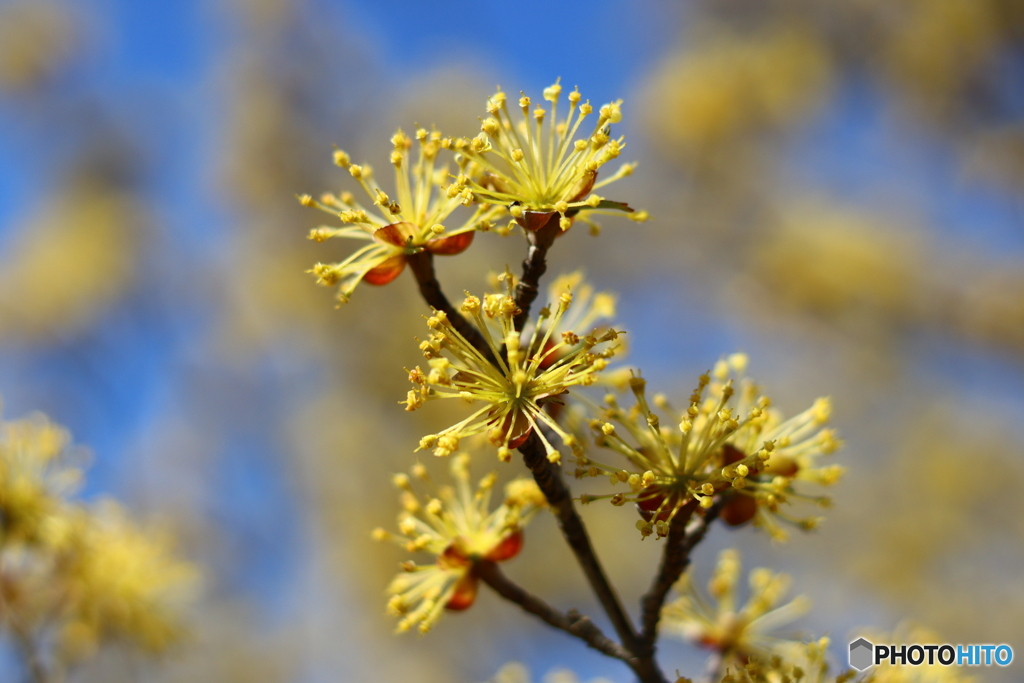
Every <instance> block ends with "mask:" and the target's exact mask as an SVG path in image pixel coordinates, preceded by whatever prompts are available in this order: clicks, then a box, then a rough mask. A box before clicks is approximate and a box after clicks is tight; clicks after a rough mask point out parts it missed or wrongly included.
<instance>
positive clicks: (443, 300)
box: [406, 250, 495, 363]
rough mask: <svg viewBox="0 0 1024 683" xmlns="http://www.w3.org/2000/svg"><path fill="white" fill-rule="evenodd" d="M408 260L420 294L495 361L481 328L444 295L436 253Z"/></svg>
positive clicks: (470, 341) (486, 355)
mask: <svg viewBox="0 0 1024 683" xmlns="http://www.w3.org/2000/svg"><path fill="white" fill-rule="evenodd" d="M406 260H407V262H408V264H409V269H410V270H411V271H412V273H413V275H415V276H416V284H417V285H418V286H419V288H420V296H422V297H423V300H424V301H426V302H427V305H428V306H431V307H432V308H434V309H435V310H438V311H444V313H445V314H446V315H447V316H448V320H449V321H451V323H452V327H454V328H455V329H456V330H458V332H459V334H461V335H462V336H463V337H465V338H466V341H468V342H469V343H470V344H472V345H473V348H475V349H476V350H477V351H479V352H480V353H482V354H484V356H485V357H486V358H487V359H488V360H490V361H491V362H492V363H494V362H495V359H494V353H492V352H491V349H490V347H489V346H487V342H486V341H484V337H483V335H482V334H480V330H478V329H476V327H474V326H473V325H472V324H471V323H470V322H469V321H468V320H466V319H465V318H464V317H463V315H462V313H460V312H459V310H458V309H456V308H455V307H454V306H452V304H451V302H450V301H448V297H446V296H445V295H444V291H442V290H441V283H440V282H438V281H437V274H436V273H435V272H434V255H433V254H432V253H430V252H429V251H426V250H424V251H421V252H419V253H416V254H412V255H410V256H407V257H406Z"/></svg>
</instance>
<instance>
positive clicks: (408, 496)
mask: <svg viewBox="0 0 1024 683" xmlns="http://www.w3.org/2000/svg"><path fill="white" fill-rule="evenodd" d="M450 469H451V475H452V479H453V480H454V483H455V485H454V486H443V487H440V488H437V487H434V486H433V484H432V482H431V481H430V477H429V475H428V473H427V468H426V467H424V466H423V465H416V466H415V467H413V469H412V477H411V478H410V477H409V476H408V475H406V474H399V475H397V476H395V478H394V483H395V486H396V487H397V488H398V489H399V490H400V491H401V504H402V513H401V514H400V515H399V517H398V529H399V533H398V534H393V533H391V532H388V531H386V530H384V529H377V530H375V531H374V537H375V538H377V539H378V540H390V541H395V542H397V543H398V544H399V545H401V546H402V547H403V548H405V549H406V550H407V551H408V552H423V553H428V554H430V555H432V556H433V557H434V560H435V561H434V563H433V564H428V565H418V564H415V563H414V562H405V563H403V565H402V568H403V572H402V573H401V574H399V575H398V576H396V577H395V579H394V580H393V581H392V582H391V584H390V585H389V586H388V593H390V594H391V599H390V601H389V602H388V611H390V612H391V613H392V614H394V615H396V616H400V617H401V620H400V621H399V622H398V627H397V631H398V632H399V633H402V632H405V631H408V630H409V629H411V628H413V627H414V626H415V627H416V628H418V629H419V631H420V632H421V633H426V632H427V631H429V630H430V629H431V628H432V627H433V625H434V624H435V623H436V622H437V620H438V619H439V618H440V617H441V614H442V613H443V611H444V610H445V609H448V610H464V609H468V608H469V607H470V606H471V605H472V604H473V602H474V600H475V599H476V593H477V582H478V579H477V577H476V575H475V573H474V567H475V565H476V563H478V562H481V561H488V562H504V561H506V560H510V559H512V558H513V557H515V556H516V555H518V554H519V551H520V549H521V548H522V545H523V528H524V527H525V526H526V524H527V523H528V522H529V521H530V519H531V518H532V517H533V515H534V514H535V513H536V512H537V510H539V509H540V508H542V507H545V506H546V505H547V503H546V501H545V499H544V495H543V494H542V493H541V492H540V489H538V488H537V484H536V483H534V482H533V480H531V479H515V480H513V481H511V482H509V484H508V485H507V486H506V487H505V500H504V502H503V503H502V504H501V505H499V506H498V507H496V508H495V509H494V510H491V498H492V497H493V496H492V494H493V491H494V487H495V483H496V481H497V476H496V475H495V473H493V472H492V473H491V474H489V475H487V476H485V477H484V478H483V479H481V480H480V481H479V483H478V484H477V485H476V488H475V489H474V488H473V486H472V484H471V481H470V473H469V455H468V454H466V453H461V454H459V455H457V456H455V457H454V458H453V459H452V460H451V468H450ZM413 480H416V481H418V482H420V483H421V484H422V485H423V486H424V487H426V488H428V489H432V491H431V493H430V495H429V496H427V497H421V496H418V495H417V494H416V493H415V491H414V488H413Z"/></svg>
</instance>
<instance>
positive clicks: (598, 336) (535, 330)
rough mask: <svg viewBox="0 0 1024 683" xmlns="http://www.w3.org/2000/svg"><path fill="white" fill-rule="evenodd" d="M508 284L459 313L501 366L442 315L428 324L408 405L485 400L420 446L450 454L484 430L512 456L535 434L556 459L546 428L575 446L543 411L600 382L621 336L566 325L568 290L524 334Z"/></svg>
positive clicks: (573, 439)
mask: <svg viewBox="0 0 1024 683" xmlns="http://www.w3.org/2000/svg"><path fill="white" fill-rule="evenodd" d="M568 284H569V283H566V285H567V286H568ZM505 285H506V291H505V293H503V294H490V295H487V296H485V297H484V299H483V300H482V301H481V300H480V299H478V298H476V297H474V296H469V297H468V298H467V299H466V300H465V302H464V303H463V304H462V312H463V313H464V314H465V315H466V316H467V317H468V318H469V319H471V320H473V321H474V322H475V323H476V324H477V326H478V328H479V329H480V331H481V332H482V334H483V338H484V340H485V341H486V343H487V346H488V348H489V350H490V352H491V354H492V355H493V356H494V358H495V359H497V360H496V362H497V364H496V365H495V363H492V362H491V361H490V360H489V359H488V358H487V357H486V356H485V355H484V354H483V353H481V352H480V351H479V350H478V349H476V348H474V347H473V346H472V345H471V344H470V343H469V342H468V341H466V339H465V337H463V336H462V335H461V334H460V333H459V332H458V330H456V329H455V328H454V327H453V326H452V324H451V322H450V321H449V320H448V317H447V316H446V315H445V314H444V313H443V312H440V311H435V312H434V315H433V316H431V317H430V318H429V319H428V321H427V324H428V325H429V327H430V328H431V329H432V330H433V332H432V333H431V335H430V337H429V338H428V339H427V340H426V341H424V342H423V343H421V344H420V349H421V350H422V351H423V355H424V357H425V358H426V359H427V362H428V365H429V371H428V372H424V371H423V370H422V369H421V368H420V367H416V368H415V369H414V370H413V371H412V372H410V373H409V379H410V380H411V381H412V382H413V383H414V384H415V385H416V387H415V388H414V389H413V390H412V391H410V392H409V395H408V398H407V400H406V406H407V408H406V409H407V410H414V409H416V408H418V407H419V406H420V405H422V404H423V402H424V401H427V400H432V399H437V398H458V399H463V400H465V401H467V402H470V403H473V402H482V403H483V404H484V405H483V407H481V408H479V409H478V410H476V411H475V412H474V413H472V414H471V415H470V416H469V417H467V418H466V419H464V420H462V421H461V422H459V423H458V424H455V425H453V426H451V427H449V428H447V429H445V430H444V431H442V432H439V433H437V434H431V435H428V436H425V437H424V438H423V439H421V440H420V448H433V449H434V454H435V455H439V456H445V455H450V454H451V453H452V452H453V451H454V450H455V449H456V448H458V444H459V441H460V439H462V438H464V437H467V436H471V435H473V434H481V433H486V434H487V438H488V440H489V441H490V442H491V443H492V444H493V445H494V446H496V447H497V448H498V457H499V458H500V459H501V460H503V461H508V460H509V459H510V458H511V450H510V449H512V448H516V447H518V446H519V445H521V444H522V443H523V442H524V441H525V440H526V438H527V436H529V435H530V433H531V432H535V433H536V434H537V435H538V436H539V437H540V439H541V440H542V441H543V442H544V445H545V446H546V447H547V452H548V458H549V459H550V460H552V461H553V462H557V461H559V459H560V457H561V455H560V454H559V452H558V450H557V449H555V448H554V447H553V446H552V445H551V443H550V442H549V441H548V439H547V437H546V436H545V435H544V432H543V430H542V429H540V426H541V425H545V426H547V427H549V428H550V429H551V430H552V431H554V432H555V433H556V434H558V435H559V436H560V437H561V438H562V441H563V443H564V444H565V445H566V446H569V447H570V448H573V449H575V448H577V447H578V444H577V440H576V437H575V436H574V435H572V434H570V433H568V432H567V431H565V430H564V429H563V428H562V427H560V426H559V424H558V422H557V421H556V420H555V419H554V418H553V417H552V416H551V414H550V413H549V412H548V410H547V409H546V408H547V406H549V405H550V404H551V403H557V402H559V401H560V400H561V399H560V397H561V396H562V395H563V394H566V393H567V392H568V391H569V389H570V388H572V387H576V386H585V385H589V384H593V383H594V382H595V381H596V380H597V373H599V372H600V371H601V370H603V369H604V368H605V367H606V366H607V365H608V360H609V359H610V358H612V357H613V356H614V355H615V354H616V353H617V352H618V350H619V346H618V345H616V344H612V342H614V341H615V340H616V339H617V338H618V336H619V334H620V333H619V332H618V331H616V330H614V329H610V328H608V329H604V330H603V331H602V330H597V329H594V330H591V332H590V333H589V334H585V336H583V337H581V336H579V334H578V333H577V332H575V331H572V330H563V327H562V322H563V320H564V319H565V316H566V313H567V312H568V311H569V310H570V309H571V307H572V305H573V295H572V292H571V291H570V290H569V289H568V288H567V289H564V290H563V291H562V292H561V293H560V294H559V296H558V297H557V299H556V300H555V301H553V302H552V303H551V306H549V307H545V308H543V309H541V311H540V313H539V315H538V319H537V320H536V322H535V323H534V324H532V325H530V326H528V327H527V330H528V331H527V332H524V333H520V332H518V331H517V330H516V329H515V327H514V325H513V319H514V318H515V316H516V314H517V313H518V312H519V309H518V308H517V307H516V303H515V299H514V297H513V296H512V285H511V277H506V278H505ZM552 306H553V307H554V310H553V311H552ZM587 318H590V319H593V316H592V315H590V314H587V315H584V316H582V318H581V321H585V320H586V319H587ZM599 347H600V349H601V350H598V349H599Z"/></svg>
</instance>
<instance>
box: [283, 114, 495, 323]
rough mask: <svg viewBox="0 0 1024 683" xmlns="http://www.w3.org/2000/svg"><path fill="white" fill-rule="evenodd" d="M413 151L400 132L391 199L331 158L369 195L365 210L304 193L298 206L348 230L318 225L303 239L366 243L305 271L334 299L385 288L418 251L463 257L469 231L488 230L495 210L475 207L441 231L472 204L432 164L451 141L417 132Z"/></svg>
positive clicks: (345, 160)
mask: <svg viewBox="0 0 1024 683" xmlns="http://www.w3.org/2000/svg"><path fill="white" fill-rule="evenodd" d="M414 137H415V138H416V143H417V146H418V149H419V153H418V155H417V159H416V161H415V163H413V162H412V160H411V159H410V154H409V151H410V149H411V148H412V146H413V142H412V140H411V139H410V138H409V137H408V136H407V135H406V134H405V133H403V132H402V131H401V129H399V131H398V132H397V133H395V135H394V136H393V137H392V138H391V144H392V147H393V151H392V152H391V164H392V165H393V166H394V167H395V193H396V194H395V195H394V196H392V195H389V194H388V193H387V192H385V191H384V190H383V189H382V188H381V187H380V185H378V184H377V182H376V180H375V178H374V174H373V170H372V169H371V168H370V166H369V165H366V164H363V165H359V164H353V163H352V162H351V159H350V158H349V155H348V154H346V153H345V152H344V151H342V150H336V151H335V152H334V163H335V164H337V165H338V166H341V167H342V168H346V169H347V170H348V172H349V174H350V175H351V176H352V177H353V178H355V179H356V180H357V181H358V183H359V184H360V185H361V186H362V188H363V190H364V191H365V192H366V194H367V195H368V196H369V198H370V201H371V202H372V206H373V207H375V208H373V209H366V208H364V207H363V205H362V204H360V203H359V202H358V201H357V200H356V198H355V197H354V196H353V195H352V194H351V193H350V192H343V193H341V194H340V195H334V194H330V193H328V194H324V195H323V196H321V197H320V199H319V200H315V199H313V198H312V197H311V196H309V195H302V196H300V197H299V201H300V202H301V203H302V204H303V205H304V206H314V207H316V208H318V209H321V210H323V211H325V212H327V213H329V214H331V215H332V216H334V217H336V218H340V219H341V221H342V222H343V223H345V224H346V225H347V227H341V228H338V227H331V226H321V227H318V228H314V229H313V230H312V231H311V232H310V233H309V238H310V239H312V240H315V241H317V242H323V241H324V240H327V239H330V238H332V237H344V238H348V239H355V240H359V241H361V242H366V244H365V245H364V246H363V247H361V248H360V249H358V250H357V251H355V252H354V253H352V254H351V255H350V256H349V257H348V258H346V259H345V260H343V261H341V262H339V263H331V264H324V263H318V264H317V265H316V266H314V267H313V269H312V270H311V271H310V272H311V273H313V274H314V275H316V277H317V281H318V282H320V283H321V284H323V285H329V286H333V285H338V286H339V289H338V299H339V301H340V302H341V303H345V302H346V301H348V299H349V296H350V295H351V294H352V291H353V290H354V289H355V288H356V285H358V284H359V283H360V282H361V281H366V282H368V283H370V284H373V285H383V284H387V283H388V282H391V281H392V280H394V279H395V278H396V277H398V275H399V274H400V273H401V272H402V270H404V269H405V265H406V261H407V258H408V257H409V256H410V255H412V254H416V253H418V252H421V251H423V250H427V251H429V252H431V253H434V254H441V255H453V254H459V253H462V252H463V251H465V250H466V249H467V248H468V247H469V245H470V244H471V243H472V241H473V235H474V231H475V230H488V229H489V228H490V226H491V221H492V220H493V219H494V218H496V217H497V212H500V211H501V207H496V206H491V205H489V204H480V205H479V206H477V208H476V211H475V212H474V213H473V214H472V215H471V216H469V217H468V218H466V219H464V220H463V222H462V223H460V224H459V225H458V226H457V227H449V226H446V225H444V223H445V221H447V220H448V219H449V217H450V216H451V215H452V214H453V213H454V212H455V210H456V209H458V208H459V206H462V205H465V206H469V205H471V204H472V203H473V201H474V197H473V194H472V192H469V191H467V190H463V189H460V188H459V187H458V186H457V185H456V184H454V183H452V182H451V180H450V178H449V172H448V166H447V165H441V166H437V159H438V156H439V155H440V153H441V152H442V151H443V150H451V149H452V144H453V142H452V139H451V138H445V137H442V136H441V134H440V133H439V132H437V131H436V130H435V131H427V130H426V129H423V128H417V129H416V132H415V134H414ZM467 165H468V164H467V162H466V161H465V160H464V159H463V160H460V161H459V166H458V170H459V174H460V175H459V177H464V175H463V174H464V173H465V172H466V170H467V168H466V167H467Z"/></svg>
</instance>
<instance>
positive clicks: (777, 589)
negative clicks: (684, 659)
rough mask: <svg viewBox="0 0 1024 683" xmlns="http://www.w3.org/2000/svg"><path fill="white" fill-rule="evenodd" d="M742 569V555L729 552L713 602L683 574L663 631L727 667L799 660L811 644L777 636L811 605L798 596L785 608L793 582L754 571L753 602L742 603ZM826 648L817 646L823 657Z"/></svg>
mask: <svg viewBox="0 0 1024 683" xmlns="http://www.w3.org/2000/svg"><path fill="white" fill-rule="evenodd" d="M742 570H743V567H742V564H741V562H740V555H739V552H737V551H736V550H731V549H730V550H724V551H723V552H722V553H721V555H720V556H719V559H718V564H717V566H716V567H715V570H714V572H713V574H712V575H711V580H710V581H709V582H708V593H709V594H710V597H711V601H708V600H707V599H706V598H705V597H704V596H703V595H701V594H700V593H699V592H698V591H697V590H696V588H695V587H694V585H693V582H692V578H691V576H690V572H687V573H686V574H684V575H683V577H682V578H681V579H680V580H679V582H678V583H677V584H676V589H677V590H678V591H679V592H680V593H681V595H680V596H679V597H678V598H676V599H675V600H673V601H672V602H669V603H668V604H666V605H665V607H664V608H663V610H662V625H663V627H664V628H665V630H666V631H667V632H670V633H674V634H676V635H679V636H681V637H682V638H684V639H685V640H688V641H690V642H692V643H696V644H698V645H701V646H702V647H705V648H708V649H711V650H714V651H715V652H717V653H718V654H719V655H720V656H721V657H722V664H723V666H724V667H727V668H728V667H730V666H733V667H743V666H745V665H747V664H748V663H750V662H751V661H752V660H754V661H757V662H760V663H761V666H764V665H765V664H770V663H771V661H772V659H773V658H781V660H782V661H788V662H793V661H795V660H796V659H798V658H799V657H800V655H801V654H802V652H801V651H802V650H805V648H806V646H807V644H806V643H803V642H801V641H800V640H798V639H786V638H779V637H777V636H775V635H772V632H773V631H775V630H776V629H778V628H779V627H781V626H785V625H787V624H789V623H791V622H792V621H794V620H795V619H797V618H798V617H800V616H801V615H802V614H804V613H805V612H806V611H807V610H808V609H809V607H810V603H809V601H808V600H807V599H806V598H803V597H798V598H796V599H794V600H791V601H790V602H787V603H786V604H780V603H781V602H782V600H783V598H784V597H785V595H786V593H787V592H788V591H789V584H790V580H789V577H788V576H786V575H785V574H775V573H773V572H772V571H771V570H769V569H765V568H758V569H755V570H753V571H752V572H750V577H749V583H750V597H749V598H748V600H747V601H746V602H745V603H743V604H740V601H739V595H738V590H737V586H738V584H739V579H740V575H741V573H742ZM827 644H828V641H827V639H822V640H821V641H818V645H819V647H820V654H819V658H823V656H824V650H825V649H826V647H827ZM822 663H824V662H823V661H822ZM739 680H743V679H742V678H741V679H739Z"/></svg>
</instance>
